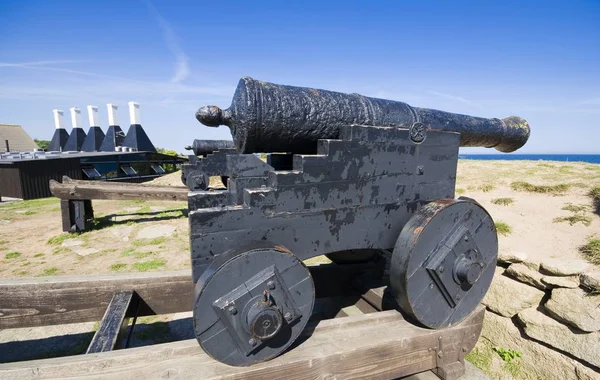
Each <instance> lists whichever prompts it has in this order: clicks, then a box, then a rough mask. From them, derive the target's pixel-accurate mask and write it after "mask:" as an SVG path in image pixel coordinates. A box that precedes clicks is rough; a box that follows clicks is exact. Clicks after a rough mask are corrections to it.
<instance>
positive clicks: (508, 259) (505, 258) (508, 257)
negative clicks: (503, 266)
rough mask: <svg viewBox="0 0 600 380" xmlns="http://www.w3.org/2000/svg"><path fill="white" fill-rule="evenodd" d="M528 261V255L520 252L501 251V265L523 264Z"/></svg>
mask: <svg viewBox="0 0 600 380" xmlns="http://www.w3.org/2000/svg"><path fill="white" fill-rule="evenodd" d="M525 260H527V254H526V253H523V252H519V251H509V252H506V251H501V252H500V253H498V261H499V262H501V263H521V262H523V261H525Z"/></svg>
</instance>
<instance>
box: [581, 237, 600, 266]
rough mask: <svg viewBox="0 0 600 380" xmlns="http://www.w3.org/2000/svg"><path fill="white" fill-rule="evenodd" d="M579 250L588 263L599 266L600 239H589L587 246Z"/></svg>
mask: <svg viewBox="0 0 600 380" xmlns="http://www.w3.org/2000/svg"><path fill="white" fill-rule="evenodd" d="M580 250H581V253H583V255H584V257H585V258H586V259H587V260H588V261H589V262H591V263H592V264H596V265H600V239H597V238H589V239H588V242H587V244H586V245H584V246H583V247H581V248H580Z"/></svg>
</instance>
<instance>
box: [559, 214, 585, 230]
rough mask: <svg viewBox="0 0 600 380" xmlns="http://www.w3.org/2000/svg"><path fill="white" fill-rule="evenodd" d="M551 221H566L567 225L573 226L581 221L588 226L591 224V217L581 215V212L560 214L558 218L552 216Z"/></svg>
mask: <svg viewBox="0 0 600 380" xmlns="http://www.w3.org/2000/svg"><path fill="white" fill-rule="evenodd" d="M552 222H553V223H562V222H568V223H569V225H571V226H574V225H575V224H577V223H581V224H583V225H584V226H586V227H588V226H589V225H590V224H592V219H591V218H590V217H589V216H585V215H581V214H574V215H570V216H561V217H558V218H554V219H552Z"/></svg>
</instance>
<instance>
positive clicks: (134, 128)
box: [123, 124, 156, 152]
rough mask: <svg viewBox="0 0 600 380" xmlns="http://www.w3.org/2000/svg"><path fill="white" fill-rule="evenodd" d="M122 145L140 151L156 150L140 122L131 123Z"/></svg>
mask: <svg viewBox="0 0 600 380" xmlns="http://www.w3.org/2000/svg"><path fill="white" fill-rule="evenodd" d="M123 146H126V147H128V148H135V149H137V150H138V151H140V152H156V148H155V147H154V144H152V141H150V138H148V135H147V134H146V132H145V131H144V128H142V126H141V125H140V124H131V125H130V126H129V130H128V131H127V136H125V140H123Z"/></svg>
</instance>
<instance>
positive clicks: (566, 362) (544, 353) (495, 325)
mask: <svg viewBox="0 0 600 380" xmlns="http://www.w3.org/2000/svg"><path fill="white" fill-rule="evenodd" d="M486 341H489V342H490V345H491V346H492V347H502V348H506V349H508V348H512V349H514V350H518V351H519V352H521V354H522V357H521V359H522V361H521V363H522V366H523V367H522V372H524V373H526V374H527V375H529V376H528V377H527V376H523V378H532V379H565V380H566V379H573V380H575V379H578V377H577V368H576V365H581V364H580V363H578V362H576V361H574V360H573V359H571V358H569V357H567V356H566V355H563V354H561V353H559V352H558V351H555V350H553V349H551V348H549V347H546V346H543V345H541V344H538V343H536V342H535V341H532V340H529V339H527V338H524V337H523V336H522V335H521V332H520V331H519V328H518V327H517V326H515V325H514V324H513V322H512V321H511V320H510V319H509V318H505V317H501V316H499V315H497V314H494V313H486V314H485V318H484V320H483V330H482V331H481V337H480V338H479V342H486ZM478 345H479V343H478ZM489 349H491V348H489ZM494 355H496V354H495V353H494ZM501 375H504V377H502V376H501ZM506 375H507V374H506V373H502V374H500V376H498V377H496V376H494V378H503V379H505V378H507V377H506Z"/></svg>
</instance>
